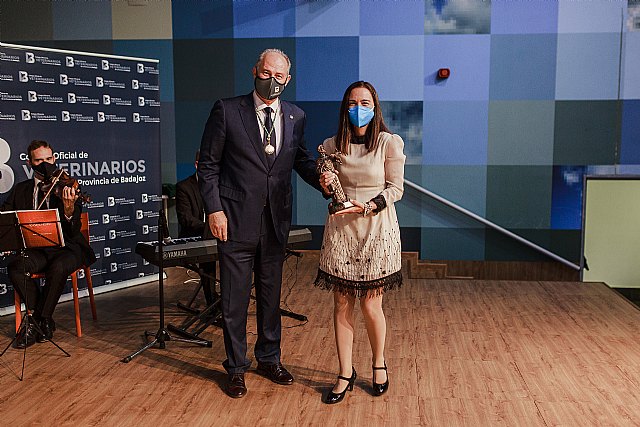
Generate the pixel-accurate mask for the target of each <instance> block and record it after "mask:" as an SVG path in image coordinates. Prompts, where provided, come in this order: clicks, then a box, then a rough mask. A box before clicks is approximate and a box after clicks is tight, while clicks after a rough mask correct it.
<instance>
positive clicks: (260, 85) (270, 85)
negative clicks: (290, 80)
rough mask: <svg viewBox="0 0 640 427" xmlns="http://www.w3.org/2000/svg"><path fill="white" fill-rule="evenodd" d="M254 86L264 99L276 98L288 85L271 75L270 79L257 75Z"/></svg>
mask: <svg viewBox="0 0 640 427" xmlns="http://www.w3.org/2000/svg"><path fill="white" fill-rule="evenodd" d="M254 86H255V88H256V92H257V93H258V95H260V96H261V97H262V98H264V99H276V98H277V97H279V96H280V94H281V93H282V92H284V89H285V88H286V87H287V86H286V85H284V84H281V83H278V81H277V80H276V78H275V77H269V78H268V79H261V78H260V77H256V78H255V80H254Z"/></svg>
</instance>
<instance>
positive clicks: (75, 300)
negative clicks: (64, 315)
mask: <svg viewBox="0 0 640 427" xmlns="http://www.w3.org/2000/svg"><path fill="white" fill-rule="evenodd" d="M71 284H72V285H73V307H74V308H75V311H76V336H77V337H78V338H80V337H81V336H82V326H81V325H80V301H78V273H77V272H75V271H74V272H73V273H71Z"/></svg>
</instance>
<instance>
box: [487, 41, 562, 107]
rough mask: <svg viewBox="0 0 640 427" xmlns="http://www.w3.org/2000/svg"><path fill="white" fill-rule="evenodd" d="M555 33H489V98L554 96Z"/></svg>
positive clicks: (546, 97) (540, 97)
mask: <svg viewBox="0 0 640 427" xmlns="http://www.w3.org/2000/svg"><path fill="white" fill-rule="evenodd" d="M555 75H556V35H555V34H533V35H491V78H490V86H489V93H490V97H491V99H554V97H555V89H556V84H555Z"/></svg>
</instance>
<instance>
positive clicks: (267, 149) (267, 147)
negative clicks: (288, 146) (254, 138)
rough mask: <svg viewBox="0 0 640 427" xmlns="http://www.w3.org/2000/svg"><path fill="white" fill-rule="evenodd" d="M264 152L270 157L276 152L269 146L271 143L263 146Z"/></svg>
mask: <svg viewBox="0 0 640 427" xmlns="http://www.w3.org/2000/svg"><path fill="white" fill-rule="evenodd" d="M264 152H265V153H267V154H268V155H272V154H273V153H275V152H276V149H275V148H273V145H271V143H267V145H265V146H264Z"/></svg>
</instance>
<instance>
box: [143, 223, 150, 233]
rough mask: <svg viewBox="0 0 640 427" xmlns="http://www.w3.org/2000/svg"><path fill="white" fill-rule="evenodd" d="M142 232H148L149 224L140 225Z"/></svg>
mask: <svg viewBox="0 0 640 427" xmlns="http://www.w3.org/2000/svg"><path fill="white" fill-rule="evenodd" d="M142 234H149V226H148V225H147V224H144V225H143V226H142Z"/></svg>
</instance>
